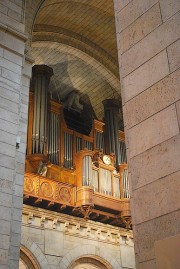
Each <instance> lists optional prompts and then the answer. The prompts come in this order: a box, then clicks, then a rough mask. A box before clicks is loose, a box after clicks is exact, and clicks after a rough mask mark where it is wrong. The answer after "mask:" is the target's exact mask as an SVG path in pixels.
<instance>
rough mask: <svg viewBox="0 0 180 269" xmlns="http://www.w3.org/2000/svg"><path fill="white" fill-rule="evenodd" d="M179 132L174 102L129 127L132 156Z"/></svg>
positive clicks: (130, 153)
mask: <svg viewBox="0 0 180 269" xmlns="http://www.w3.org/2000/svg"><path fill="white" fill-rule="evenodd" d="M178 133H179V126H178V121H177V114H176V108H175V105H174V104H173V105H171V106H169V107H167V108H165V109H164V110H162V111H160V112H159V113H157V114H155V115H153V116H151V117H150V118H148V119H146V120H145V121H143V122H141V123H139V124H138V125H136V126H134V127H132V128H131V129H129V132H128V147H129V155H130V158H132V157H134V156H136V155H138V154H140V153H142V152H144V151H146V150H147V149H150V148H151V147H154V146H156V145H158V144H160V143H162V142H163V141H165V140H168V139H170V138H171V137H173V136H176V135H177V134H178ZM137 134H138V135H137Z"/></svg>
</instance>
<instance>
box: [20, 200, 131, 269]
mask: <svg viewBox="0 0 180 269" xmlns="http://www.w3.org/2000/svg"><path fill="white" fill-rule="evenodd" d="M21 243H22V246H23V247H25V248H27V249H28V250H29V251H30V252H31V253H32V255H34V257H35V259H36V260H37V262H38V264H39V265H40V268H42V269H49V268H51V269H55V268H56V269H66V268H69V266H70V265H72V264H73V263H74V262H75V261H77V260H78V259H79V258H83V257H84V259H85V261H86V258H88V257H91V258H93V259H95V260H97V261H100V262H102V264H106V265H107V266H109V267H107V268H111V269H120V268H129V269H130V268H135V262H134V244H133V237H132V232H131V231H127V230H125V229H122V228H118V227H113V226H111V225H105V224H102V223H97V222H94V221H85V220H84V219H80V218H75V217H71V216H68V215H65V214H62V213H57V212H52V211H48V210H45V209H40V208H34V207H32V206H27V205H26V206H25V205H24V207H23V221H22V240H21Z"/></svg>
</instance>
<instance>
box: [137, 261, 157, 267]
mask: <svg viewBox="0 0 180 269" xmlns="http://www.w3.org/2000/svg"><path fill="white" fill-rule="evenodd" d="M138 268H139V269H156V268H157V267H156V261H155V259H153V260H150V261H145V262H141V263H139V264H138Z"/></svg>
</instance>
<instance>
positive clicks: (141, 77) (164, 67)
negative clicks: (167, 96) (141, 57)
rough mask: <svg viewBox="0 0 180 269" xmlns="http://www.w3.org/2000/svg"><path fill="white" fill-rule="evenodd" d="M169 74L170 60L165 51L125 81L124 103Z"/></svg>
mask: <svg viewBox="0 0 180 269" xmlns="http://www.w3.org/2000/svg"><path fill="white" fill-rule="evenodd" d="M159 66H161V68H159ZM168 74H169V66H168V59H167V53H166V51H165V50H164V51H162V52H161V53H159V54H158V55H156V56H155V57H154V58H152V59H151V60H150V61H148V62H147V63H145V64H144V65H142V66H140V67H139V68H138V69H136V70H135V71H134V72H132V73H131V74H129V75H128V76H127V77H125V78H124V79H123V91H124V94H123V96H124V102H127V101H128V100H130V99H132V98H133V97H135V96H136V95H138V94H140V93H141V92H143V91H144V90H146V89H147V88H149V87H150V86H152V85H153V84H155V83H157V82H158V81H159V80H161V79H162V78H164V77H165V76H167V75H168Z"/></svg>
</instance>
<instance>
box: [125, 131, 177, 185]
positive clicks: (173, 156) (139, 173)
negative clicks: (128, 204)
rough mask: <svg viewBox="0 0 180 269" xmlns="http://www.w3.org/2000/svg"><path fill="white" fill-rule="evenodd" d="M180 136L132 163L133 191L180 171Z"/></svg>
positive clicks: (152, 149) (135, 158)
mask: <svg viewBox="0 0 180 269" xmlns="http://www.w3.org/2000/svg"><path fill="white" fill-rule="evenodd" d="M179 148H180V135H177V136H176V137H173V138H171V139H169V140H167V141H165V142H163V143H161V144H159V145H157V146H156V147H153V148H151V149H149V150H147V151H146V152H144V153H142V154H140V155H139V156H136V157H134V158H133V159H132V160H131V163H130V171H131V178H132V188H133V190H135V189H137V188H140V187H142V186H144V185H146V184H149V183H151V182H153V181H155V180H157V179H159V178H162V177H165V176H167V175H170V174H171V173H174V172H176V171H178V170H179V159H180V150H179Z"/></svg>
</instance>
